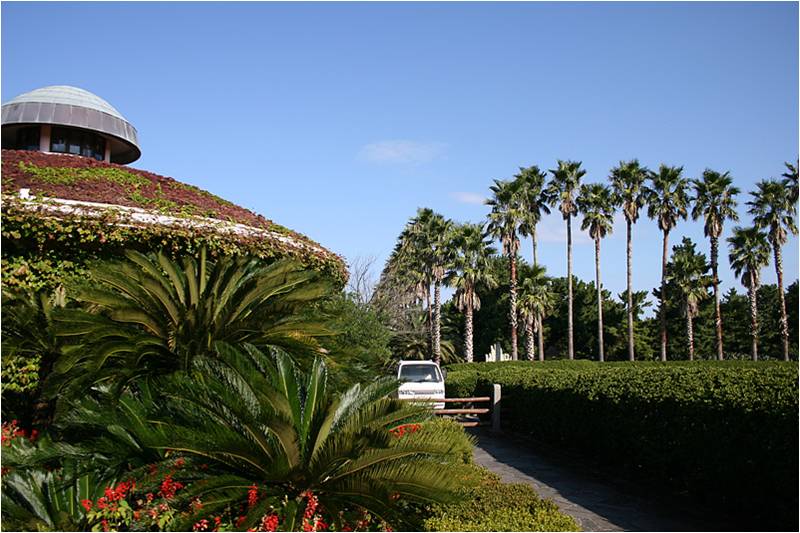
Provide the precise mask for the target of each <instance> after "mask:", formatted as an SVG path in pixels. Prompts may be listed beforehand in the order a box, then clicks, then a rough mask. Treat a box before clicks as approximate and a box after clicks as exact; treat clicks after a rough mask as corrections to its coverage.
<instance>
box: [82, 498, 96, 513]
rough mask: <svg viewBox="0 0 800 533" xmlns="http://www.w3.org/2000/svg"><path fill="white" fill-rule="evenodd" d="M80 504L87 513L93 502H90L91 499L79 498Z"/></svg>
mask: <svg viewBox="0 0 800 533" xmlns="http://www.w3.org/2000/svg"><path fill="white" fill-rule="evenodd" d="M81 505H83V508H84V509H86V512H87V513H88V512H89V511H91V510H92V505H94V502H92V500H86V499H84V500H81Z"/></svg>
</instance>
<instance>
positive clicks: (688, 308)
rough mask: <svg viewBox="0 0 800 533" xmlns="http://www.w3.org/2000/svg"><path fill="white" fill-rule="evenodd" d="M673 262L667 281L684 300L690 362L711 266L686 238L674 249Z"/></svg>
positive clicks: (669, 267)
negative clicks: (696, 324)
mask: <svg viewBox="0 0 800 533" xmlns="http://www.w3.org/2000/svg"><path fill="white" fill-rule="evenodd" d="M672 252H673V253H672V261H671V262H670V264H669V266H668V268H667V280H668V281H669V282H670V283H672V285H673V286H674V287H675V289H676V290H677V292H678V293H679V294H680V295H681V297H682V299H683V306H682V307H683V313H684V316H685V317H686V339H687V347H688V350H689V360H690V361H692V360H694V327H693V319H694V318H695V317H696V316H697V313H698V311H699V304H700V302H701V301H702V300H705V299H706V298H708V288H709V286H710V285H711V278H710V277H709V276H708V275H707V272H708V268H709V265H708V263H707V262H706V257H705V255H703V254H698V253H696V252H695V245H694V243H693V242H692V241H691V240H690V239H688V238H686V237H684V238H683V242H682V243H681V245H680V246H675V247H674V248H673V249H672Z"/></svg>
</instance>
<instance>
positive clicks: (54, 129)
mask: <svg viewBox="0 0 800 533" xmlns="http://www.w3.org/2000/svg"><path fill="white" fill-rule="evenodd" d="M2 124H3V148H4V149H10V150H34V151H39V152H52V153H63V154H72V155H80V156H84V157H91V158H93V159H96V160H98V161H105V162H107V163H120V164H128V163H132V162H134V161H136V160H137V159H139V157H140V156H141V155H142V153H141V150H140V149H139V139H138V136H137V133H136V128H134V127H133V126H132V125H131V123H130V122H128V121H127V120H126V119H125V117H123V116H122V115H121V114H120V112H119V111H117V110H116V109H115V108H114V107H113V106H112V105H111V104H109V103H108V102H106V101H105V100H103V99H102V98H100V97H99V96H97V95H94V94H92V93H90V92H89V91H85V90H83V89H79V88H77V87H70V86H68V85H53V86H50V87H43V88H41V89H36V90H33V91H30V92H27V93H24V94H21V95H19V96H17V97H16V98H14V99H13V100H11V101H9V102H7V103H5V104H3V106H2Z"/></svg>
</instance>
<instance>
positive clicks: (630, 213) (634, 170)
mask: <svg viewBox="0 0 800 533" xmlns="http://www.w3.org/2000/svg"><path fill="white" fill-rule="evenodd" d="M649 174H650V170H649V169H648V168H647V167H643V166H641V165H640V164H639V160H638V159H632V160H631V161H620V162H619V165H618V166H616V167H614V168H612V169H611V186H612V187H613V188H614V194H615V195H616V197H617V202H618V203H619V204H620V205H621V206H622V213H623V214H624V215H625V225H626V229H627V234H626V258H627V262H626V264H627V282H628V290H627V298H626V310H627V315H628V359H629V360H630V361H633V360H635V359H636V355H635V353H634V349H633V345H634V337H633V335H634V333H633V320H634V310H633V238H632V237H633V235H632V233H633V225H634V224H635V223H636V221H637V220H638V219H639V210H640V209H641V208H642V206H644V183H645V180H646V179H647V176H648V175H649Z"/></svg>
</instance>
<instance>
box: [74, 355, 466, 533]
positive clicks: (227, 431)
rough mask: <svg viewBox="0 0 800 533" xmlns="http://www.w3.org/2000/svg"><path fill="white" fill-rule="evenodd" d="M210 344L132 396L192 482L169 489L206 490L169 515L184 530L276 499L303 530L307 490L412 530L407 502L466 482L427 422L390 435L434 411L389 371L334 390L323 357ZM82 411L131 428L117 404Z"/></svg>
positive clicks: (188, 494) (266, 507)
mask: <svg viewBox="0 0 800 533" xmlns="http://www.w3.org/2000/svg"><path fill="white" fill-rule="evenodd" d="M215 351H216V353H217V354H218V355H217V357H203V356H199V357H197V358H195V359H193V361H192V368H191V369H190V370H189V371H186V372H177V373H174V374H172V375H170V376H167V377H165V378H162V379H161V380H160V381H159V382H158V385H159V389H160V390H161V391H163V395H162V396H161V397H159V398H156V399H150V398H147V397H138V396H135V395H130V397H131V401H132V402H134V403H136V402H138V403H141V404H142V405H141V407H140V408H139V409H137V410H144V411H145V412H147V413H148V416H146V417H143V418H141V419H140V420H139V421H138V425H139V426H140V427H141V428H143V429H144V430H147V431H157V430H158V428H159V426H161V425H164V424H165V423H168V424H169V426H168V427H169V431H168V435H164V436H161V437H159V438H158V439H157V440H156V441H155V442H151V443H150V444H149V448H155V449H169V450H173V453H175V452H177V453H180V454H181V455H182V456H183V457H185V458H186V463H185V466H184V469H183V470H182V471H181V474H180V475H182V476H185V477H186V479H188V480H191V481H192V482H191V483H190V484H188V485H187V486H186V488H184V489H183V490H182V491H181V493H180V494H179V496H176V498H179V500H180V501H181V502H184V503H188V502H189V501H191V500H193V499H194V498H198V497H202V502H203V506H202V509H199V510H195V511H194V512H193V513H190V514H189V515H188V516H184V515H179V516H176V517H175V520H176V522H175V523H173V524H172V525H171V526H172V527H173V528H175V529H176V530H178V531H188V530H189V528H190V527H191V524H193V523H194V522H196V521H197V520H198V519H199V518H201V517H202V516H206V517H207V516H211V515H214V514H218V513H220V512H221V511H223V510H225V509H226V508H233V509H238V508H244V509H247V510H246V511H245V512H244V513H243V515H244V519H243V522H242V523H241V524H239V525H240V527H242V528H244V529H247V528H251V527H254V526H256V525H257V524H258V523H259V522H260V521H261V520H262V519H263V517H264V516H265V515H268V514H270V513H271V512H273V511H271V510H270V509H271V507H274V508H275V509H277V510H278V511H277V512H278V513H279V514H281V515H282V516H281V517H280V518H281V522H282V523H281V528H282V529H285V530H287V531H299V530H301V528H303V526H305V524H304V523H303V519H304V517H303V511H304V507H305V506H304V505H303V502H304V500H307V499H308V498H309V494H311V495H313V496H314V497H315V498H317V499H318V501H319V505H320V506H321V507H323V508H324V509H325V511H326V513H327V514H329V515H330V516H331V517H333V518H334V520H337V517H338V515H339V511H345V510H354V509H364V510H366V511H368V512H369V513H371V514H372V515H374V516H377V517H379V518H380V519H382V520H384V521H386V522H388V523H390V524H391V525H392V526H394V527H396V528H397V529H399V530H408V531H412V530H417V529H418V528H419V526H420V524H417V523H415V518H416V517H415V515H414V513H409V512H408V510H407V507H406V505H407V504H408V503H412V504H429V503H436V502H449V501H453V500H454V499H455V498H456V497H457V496H456V490H457V489H458V488H459V486H461V485H462V481H461V480H459V479H458V478H457V476H453V475H451V472H452V466H451V465H450V464H447V463H448V461H450V460H452V456H453V454H454V452H455V446H456V445H455V444H454V442H453V440H452V434H451V433H450V432H448V431H447V430H446V429H444V428H442V427H440V426H437V425H435V424H431V425H427V424H425V425H423V427H422V430H421V431H419V432H417V433H416V434H414V435H413V436H410V435H409V436H405V437H402V438H398V437H397V436H395V435H394V434H393V431H394V430H396V429H397V428H398V427H399V426H403V425H406V424H409V423H419V422H424V421H426V420H430V419H431V418H432V416H433V415H432V412H431V410H430V408H427V407H423V406H419V405H415V404H410V403H407V402H403V401H401V400H397V399H393V398H392V397H391V394H392V392H393V391H396V384H395V383H394V381H393V380H388V379H379V380H377V381H375V382H373V383H371V384H369V385H366V386H362V385H358V384H357V385H354V386H352V387H351V388H350V389H348V390H347V391H345V392H344V393H343V394H341V395H336V394H335V393H333V392H332V391H331V389H330V388H329V387H328V384H327V371H326V369H325V365H324V363H323V362H322V360H321V359H319V358H317V359H315V361H314V363H313V364H312V365H311V368H310V371H308V372H307V373H305V374H300V373H298V370H297V369H296V368H295V366H294V365H293V363H292V362H291V359H290V358H289V357H288V356H287V355H286V354H285V353H283V352H282V351H281V350H279V349H273V350H271V351H272V357H269V356H267V355H265V354H263V353H262V352H260V351H258V350H257V349H255V348H254V347H252V346H250V345H245V346H243V347H242V348H241V349H239V348H234V347H232V346H230V345H227V344H226V343H216V345H215ZM77 409H78V411H79V412H78V413H76V415H81V412H82V413H83V415H85V416H83V417H82V418H91V419H93V420H95V421H97V422H101V421H102V422H104V424H105V426H106V427H107V428H113V429H109V430H108V431H116V432H119V431H120V430H121V429H124V428H127V427H128V426H129V425H130V422H129V421H128V419H126V418H124V417H123V416H122V415H123V414H124V413H123V410H122V409H109V408H108V407H105V408H102V409H100V410H99V411H98V410H87V409H86V408H85V407H84V406H79V407H78V408H77ZM76 418H81V416H76ZM394 433H397V431H394ZM411 437H413V438H411ZM172 460H173V459H172V458H171V457H170V458H168V459H166V460H165V461H162V462H161V463H164V462H166V461H170V462H171V461H172ZM201 463H203V464H202V465H201ZM155 466H157V467H159V466H160V463H156V465H155ZM177 476H178V474H176V477H177ZM254 486H255V490H256V501H251V500H250V497H249V493H250V491H251V490H253V487H254ZM338 526H341V524H338ZM401 528H402V529H401Z"/></svg>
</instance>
